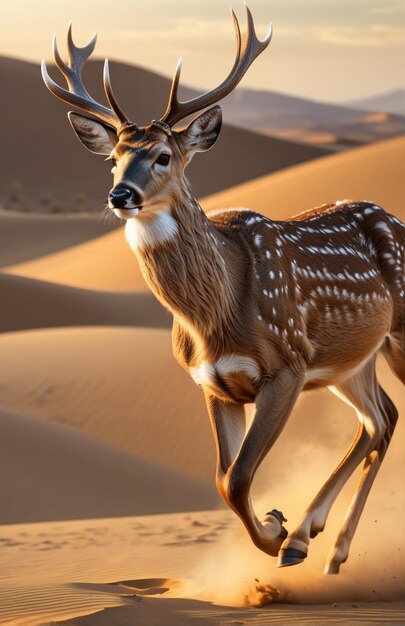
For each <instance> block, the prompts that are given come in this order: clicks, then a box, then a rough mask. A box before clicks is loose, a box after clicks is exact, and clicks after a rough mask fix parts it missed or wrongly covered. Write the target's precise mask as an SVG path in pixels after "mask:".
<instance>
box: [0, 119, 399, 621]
mask: <svg viewBox="0 0 405 626" xmlns="http://www.w3.org/2000/svg"><path fill="white" fill-rule="evenodd" d="M58 115H59V113H58ZM58 127H59V125H58ZM70 139H71V138H70ZM72 141H73V140H72ZM75 148H77V150H79V147H78V146H75ZM404 148H405V144H404V139H395V140H390V141H388V142H382V143H380V144H375V145H371V146H367V147H364V148H360V149H356V150H352V151H350V152H348V153H345V154H337V155H332V156H327V157H324V158H322V159H315V160H313V161H312V162H308V163H305V164H303V165H297V166H294V167H291V168H288V169H286V170H284V171H282V172H279V173H275V174H272V175H269V176H265V177H263V178H258V179H257V178H256V179H255V180H252V181H251V182H249V183H246V184H244V185H239V186H237V187H233V188H230V189H228V190H227V191H225V192H223V193H220V194H216V195H215V196H210V197H208V198H205V199H204V200H203V205H204V208H205V209H206V210H210V209H212V208H218V207H226V206H245V205H247V206H249V207H251V208H253V209H256V210H259V211H263V212H264V213H265V214H266V215H268V216H270V217H273V218H275V219H287V218H288V217H290V216H291V215H293V214H294V213H297V212H299V211H301V210H304V209H306V208H309V207H311V206H312V205H316V204H321V203H323V202H326V201H330V200H336V199H342V198H346V197H350V196H352V197H354V198H363V197H366V198H371V199H373V200H374V201H376V202H379V203H381V204H383V206H385V208H387V209H388V210H389V211H392V212H393V213H395V214H397V215H399V216H400V217H401V216H402V217H404V203H403V200H402V197H403V196H402V190H403V180H404V170H403V158H402V155H403V150H404ZM3 217H4V214H3V215H0V226H2V229H1V235H0V243H1V262H2V269H3V272H2V273H1V274H0V293H1V298H2V307H1V310H0V324H1V330H2V331H3V334H2V335H1V336H0V406H1V407H3V408H2V409H1V410H0V470H1V471H0V494H1V501H2V507H1V509H0V524H1V526H0V550H1V553H0V554H1V556H0V561H1V567H0V598H1V599H0V623H2V624H3V623H4V624H9V625H10V626H11V625H13V626H16V625H21V626H22V625H24V626H28V625H30V626H34V625H39V624H44V625H45V624H46V625H50V624H51V623H55V622H60V621H61V620H67V621H65V623H67V624H70V625H74V624H77V625H81V626H103V625H106V626H118V625H119V626H126V625H128V626H133V625H134V624H136V625H138V624H139V625H140V626H158V625H159V626H192V624H200V625H201V626H203V625H204V626H211V625H212V626H214V625H215V626H225V625H228V624H250V625H255V624H256V625H258V626H259V625H264V624H273V623H274V624H314V623H318V624H343V623H345V624H351V625H354V626H355V625H357V624H362V625H365V624H403V623H405V603H404V598H405V587H404V580H405V576H404V573H405V572H404V561H403V551H404V549H405V546H404V542H403V529H402V524H401V521H402V520H403V518H404V515H405V499H404V490H403V478H402V476H403V471H402V467H403V460H404V458H403V441H404V436H405V432H404V424H403V420H400V422H399V425H398V427H397V431H396V433H395V435H394V438H393V441H392V444H391V446H390V449H389V452H388V454H387V457H386V459H385V460H384V464H383V466H382V468H381V471H380V473H379V475H378V477H377V479H376V482H375V485H374V487H373V490H372V491H371V494H370V497H369V499H368V502H367V505H366V507H365V510H364V513H363V516H362V519H361V521H360V525H359V528H358V532H357V534H356V536H355V539H354V541H353V544H352V550H351V555H350V558H349V561H348V562H347V563H346V564H345V565H344V566H342V570H341V574H340V575H339V576H332V577H324V576H323V575H322V568H323V564H324V562H325V559H326V556H327V553H328V550H329V547H330V545H331V544H332V543H333V541H334V539H335V537H336V534H337V532H338V529H339V524H340V523H341V520H342V517H343V515H344V511H345V509H346V508H347V506H348V504H349V501H350V499H351V496H352V494H353V492H354V490H355V486H356V481H357V480H358V479H359V472H356V474H355V476H354V477H353V478H352V479H351V480H350V481H349V482H348V484H347V485H346V487H345V488H344V490H343V491H342V494H341V495H340V497H339V498H338V500H337V502H336V505H335V506H334V507H333V509H332V513H331V516H330V518H329V521H328V524H327V526H326V528H325V532H324V533H322V534H321V535H319V537H317V538H316V540H314V541H313V542H312V544H311V549H310V554H309V558H308V559H307V561H306V562H305V563H303V564H302V565H300V566H299V567H296V568H286V569H283V570H277V569H276V567H275V560H274V559H272V558H270V557H268V556H266V555H264V554H263V553H261V552H259V551H258V550H257V549H256V548H255V547H254V546H253V545H252V544H251V542H250V541H249V540H248V538H247V536H246V533H245V531H244V530H243V529H242V527H241V524H240V522H239V521H238V519H237V518H236V517H235V516H234V515H232V513H230V512H229V511H227V510H224V509H223V508H222V505H221V503H220V501H219V498H218V496H217V494H216V493H215V490H214V474H215V450H214V444H213V440H212V434H211V430H210V425H209V420H208V416H207V414H206V409H205V406H204V401H203V397H202V394H201V392H200V391H199V389H198V388H197V386H196V385H195V384H194V383H193V381H192V380H191V379H190V377H189V376H188V375H187V374H186V373H185V372H184V371H183V370H182V369H181V368H180V366H178V365H177V364H176V363H175V361H174V358H173V356H172V349H171V336H170V330H169V328H168V327H169V326H170V316H169V315H168V314H167V313H166V312H165V311H163V309H162V308H161V307H160V305H158V304H157V303H155V302H154V300H153V297H152V296H151V295H150V294H148V293H146V291H145V289H146V288H145V285H144V283H143V280H142V277H141V274H140V272H139V269H138V267H137V264H136V260H135V258H134V257H133V255H132V253H131V252H130V251H129V250H128V248H127V247H126V244H125V241H124V233H123V231H122V229H118V230H115V231H114V232H107V231H108V229H110V228H111V227H114V225H107V226H104V225H103V224H102V223H101V222H100V221H99V218H96V219H93V217H92V216H91V217H88V218H85V221H84V222H81V218H79V217H78V216H75V217H74V218H65V217H60V216H54V217H53V216H52V217H46V218H45V217H39V216H32V217H29V218H27V222H25V220H24V218H23V217H21V218H20V217H15V216H7V219H3ZM18 220H21V222H20V223H19V222H18ZM37 220H38V221H37ZM58 220H60V221H59V222H58ZM86 220H87V221H86ZM60 226H62V228H60V229H59V230H58V228H59V227H60ZM82 226H83V228H82ZM104 229H105V230H104ZM45 235H46V236H45ZM15 240H18V250H16V249H14V248H15V247H14V246H13V245H12V242H13V241H15ZM3 303H5V306H4V305H3ZM379 371H380V376H381V381H382V384H383V386H384V388H385V389H387V390H388V391H389V394H390V396H391V397H392V399H393V400H394V402H395V404H396V405H397V406H398V408H399V410H400V414H401V417H402V416H403V415H404V412H405V395H404V390H403V387H402V386H401V385H400V383H399V381H398V380H397V379H395V378H394V377H393V376H392V374H391V372H390V371H389V370H388V367H387V366H386V364H385V363H384V362H383V361H382V360H381V362H380V364H379ZM249 411H250V409H249ZM355 431H356V416H355V414H354V412H353V410H351V409H350V408H349V407H347V406H345V405H343V403H341V402H340V401H339V400H337V399H336V398H335V397H334V396H332V395H331V394H330V393H328V392H327V391H322V392H321V391H319V392H307V393H306V394H303V396H302V397H301V398H300V400H299V402H298V404H297V406H296V407H295V409H294V412H293V415H292V416H291V418H290V420H289V422H288V424H287V425H286V428H285V430H284V432H283V433H282V435H281V437H280V439H279V440H278V442H277V443H276V445H275V446H274V449H273V450H272V451H271V453H270V455H269V457H268V459H266V461H265V462H264V463H263V465H262V467H261V468H260V470H259V472H258V474H257V476H256V478H255V482H254V489H253V498H254V502H255V506H256V508H257V512H258V514H259V516H262V515H264V514H265V512H266V511H268V510H269V509H271V508H274V507H275V508H279V509H281V510H282V511H283V512H284V514H285V516H286V517H287V518H288V524H287V526H288V528H289V529H291V528H293V527H294V526H295V525H296V524H297V523H298V521H299V518H300V516H301V514H302V511H303V510H304V509H305V507H306V506H307V505H308V503H309V501H310V500H311V498H312V497H313V496H314V495H315V493H316V492H317V490H318V489H319V488H320V487H321V485H322V484H323V482H324V481H325V479H326V478H327V477H328V475H329V474H330V472H331V471H332V470H333V468H334V467H335V466H336V464H337V463H338V462H339V461H340V459H341V457H342V456H343V453H344V452H345V450H346V449H347V447H348V446H349V444H350V442H351V440H352V439H353V437H354V434H355ZM291 450H293V451H294V453H293V454H291ZM198 509H200V510H198Z"/></svg>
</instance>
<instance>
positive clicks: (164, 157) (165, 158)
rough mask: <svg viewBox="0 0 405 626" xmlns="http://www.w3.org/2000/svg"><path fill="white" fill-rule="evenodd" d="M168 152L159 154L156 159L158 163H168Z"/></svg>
mask: <svg viewBox="0 0 405 626" xmlns="http://www.w3.org/2000/svg"><path fill="white" fill-rule="evenodd" d="M169 161H170V154H160V155H159V156H158V158H157V159H156V163H157V164H158V165H169Z"/></svg>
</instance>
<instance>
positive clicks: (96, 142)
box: [68, 111, 118, 156]
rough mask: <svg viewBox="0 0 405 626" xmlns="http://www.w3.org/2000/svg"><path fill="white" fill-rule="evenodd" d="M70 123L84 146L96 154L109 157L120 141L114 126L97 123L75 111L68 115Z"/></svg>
mask: <svg viewBox="0 0 405 626" xmlns="http://www.w3.org/2000/svg"><path fill="white" fill-rule="evenodd" d="M68 118H69V122H70V123H71V125H72V127H73V130H74V131H75V133H76V135H77V136H78V138H79V139H80V141H81V142H82V144H83V145H84V146H85V147H86V148H87V150H90V152H94V153H95V154H103V155H105V156H108V155H109V154H110V153H111V151H112V150H113V149H114V147H115V144H116V143H117V141H118V138H117V134H116V132H115V130H114V128H113V127H112V126H108V125H107V124H102V123H101V122H96V121H95V120H93V119H91V118H89V117H86V116H85V115H79V114H78V113H74V112H73V111H69V113H68Z"/></svg>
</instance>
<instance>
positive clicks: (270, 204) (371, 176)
mask: <svg viewBox="0 0 405 626" xmlns="http://www.w3.org/2000/svg"><path fill="white" fill-rule="evenodd" d="M404 154H405V137H401V138H399V139H390V140H389V141H384V142H381V143H377V144H373V145H370V146H366V147H364V148H357V149H356V150H351V151H350V152H345V153H343V154H335V155H332V156H328V157H325V158H323V159H317V160H316V161H313V162H309V163H306V164H302V165H298V166H295V167H291V168H289V169H286V170H284V171H283V172H279V173H276V174H273V175H269V176H264V177H262V178H258V179H256V180H252V181H250V182H248V183H245V184H243V185H239V186H237V187H233V188H232V189H228V190H226V191H224V192H221V193H217V194H215V195H213V196H211V197H209V198H205V199H204V200H203V203H202V204H203V207H204V209H206V210H207V211H208V210H211V209H215V208H219V207H231V206H232V207H248V208H251V209H254V210H255V211H259V212H260V213H264V214H265V215H267V216H268V217H271V218H272V219H279V220H283V219H286V218H288V217H290V216H291V215H295V214H296V213H299V212H300V211H304V210H305V209H309V208H311V207H314V206H319V205H320V204H324V203H326V202H335V201H336V200H344V199H345V198H352V199H354V200H362V199H363V200H364V199H367V200H372V201H373V202H376V203H379V204H381V205H382V206H383V207H384V208H385V209H386V210H387V211H390V212H392V213H395V214H396V215H398V216H399V217H401V216H402V218H403V219H405V199H404V189H405V187H404V181H405V159H404Z"/></svg>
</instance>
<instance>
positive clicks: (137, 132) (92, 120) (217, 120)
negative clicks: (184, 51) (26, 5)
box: [42, 7, 272, 219]
mask: <svg viewBox="0 0 405 626" xmlns="http://www.w3.org/2000/svg"><path fill="white" fill-rule="evenodd" d="M246 10H247V21H248V31H247V34H246V35H245V36H244V37H243V39H242V37H241V33H240V28H239V23H238V20H237V18H236V16H235V14H234V12H233V11H232V16H233V20H234V26H235V34H236V58H235V62H234V65H233V67H232V69H231V71H230V73H229V75H228V76H227V78H226V79H225V80H224V81H223V82H222V83H221V84H220V85H219V86H218V87H216V88H215V89H213V90H212V91H210V92H207V93H204V94H202V95H201V96H198V97H196V98H193V99H192V100H188V101H187V102H181V101H180V100H179V99H178V96H177V93H178V86H179V81H180V73H181V60H180V61H179V63H178V65H177V69H176V73H175V75H174V78H173V82H172V87H171V91H170V97H169V102H168V105H167V109H166V112H165V113H164V115H163V116H162V118H161V119H159V120H153V121H152V122H151V123H150V124H149V125H148V126H142V127H141V126H137V125H136V124H135V123H134V122H131V121H130V120H129V119H128V117H127V116H126V115H125V113H124V112H123V111H122V109H121V107H120V106H119V104H118V102H117V100H116V98H115V96H114V93H113V90H112V87H111V81H110V73H109V65H108V60H106V61H105V64H104V75H103V79H104V89H105V93H106V97H107V100H108V103H109V107H107V106H105V105H103V104H100V103H98V102H96V100H94V99H93V98H92V97H91V96H90V94H89V93H88V92H87V90H86V88H85V87H84V85H83V82H82V79H81V72H82V68H83V65H84V63H85V62H86V61H87V59H88V58H89V56H90V55H91V53H92V52H93V50H94V47H95V44H96V35H95V36H94V37H93V39H92V40H91V41H90V43H89V44H88V45H87V46H85V47H84V48H78V47H77V46H76V45H75V44H74V42H73V39H72V31H71V27H69V31H68V40H67V41H68V52H69V64H67V63H65V62H64V61H63V60H62V58H61V56H60V54H59V51H58V48H57V45H56V40H55V39H54V43H53V50H54V56H55V61H56V64H57V66H58V68H59V69H60V71H61V72H62V74H63V75H64V77H65V79H66V82H67V85H68V89H65V88H63V87H60V86H59V85H58V84H57V83H55V82H54V81H53V80H52V78H51V77H50V76H49V74H48V71H47V68H46V64H45V62H44V61H43V62H42V76H43V79H44V82H45V84H46V86H47V87H48V89H49V90H50V91H51V92H52V93H53V94H54V95H56V96H57V97H58V98H60V99H61V100H64V101H65V102H68V103H69V104H72V105H73V106H75V107H76V108H77V109H80V110H82V111H85V112H86V113H88V114H90V115H91V117H89V116H86V115H82V114H79V113H76V112H69V113H68V117H69V121H70V123H71V125H72V126H73V129H74V131H75V133H76V135H77V136H78V138H79V139H80V141H81V142H82V143H83V144H84V145H85V147H86V148H87V149H88V150H90V151H91V152H94V153H96V154H101V155H104V156H107V157H108V158H110V159H111V161H112V164H113V167H112V170H111V171H112V174H113V177H114V181H113V187H112V188H111V190H110V192H109V195H108V205H109V207H110V208H111V209H112V210H113V211H114V213H115V214H116V215H117V216H118V217H120V218H122V219H128V218H133V217H135V216H136V215H138V214H139V212H140V211H143V213H144V214H145V213H151V212H153V211H156V210H159V211H161V210H163V211H164V210H169V207H170V203H171V201H172V200H173V199H174V198H175V196H176V190H177V189H178V185H179V183H180V181H181V180H182V179H183V173H184V169H185V167H186V166H187V164H188V163H189V162H190V160H191V159H192V157H193V156H194V154H195V153H196V152H203V151H205V150H209V149H210V148H211V147H212V146H213V145H214V143H215V141H216V139H217V137H218V135H219V132H220V130H221V124H222V113H221V109H220V107H219V106H212V107H211V108H210V109H208V110H205V111H204V112H203V113H202V114H200V115H199V116H198V117H197V118H195V119H194V120H193V121H192V122H191V123H190V124H189V126H188V127H187V128H185V129H183V130H174V125H175V124H177V123H178V122H179V121H180V120H182V119H184V118H185V117H187V116H189V115H191V114H193V113H196V112H197V111H201V110H203V109H206V108H207V107H209V106H211V105H212V104H214V103H216V102H218V101H219V100H221V99H222V98H223V97H225V96H226V95H227V94H229V93H230V92H231V91H232V90H233V89H234V88H235V87H236V85H237V84H238V83H239V82H240V80H241V79H242V77H243V76H244V74H245V73H246V71H247V70H248V68H249V67H250V65H251V64H252V62H253V61H254V59H255V58H256V57H257V56H258V55H259V54H260V53H261V52H262V51H263V50H264V49H265V48H266V47H267V45H268V44H269V42H270V40H271V35H272V30H271V26H270V30H269V33H268V35H267V36H266V38H265V39H264V40H263V41H260V40H259V39H258V38H257V36H256V33H255V30H254V23H253V18H252V15H251V13H250V11H249V9H248V7H246Z"/></svg>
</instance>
